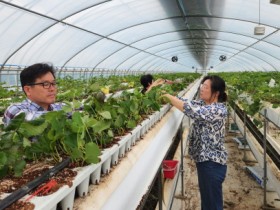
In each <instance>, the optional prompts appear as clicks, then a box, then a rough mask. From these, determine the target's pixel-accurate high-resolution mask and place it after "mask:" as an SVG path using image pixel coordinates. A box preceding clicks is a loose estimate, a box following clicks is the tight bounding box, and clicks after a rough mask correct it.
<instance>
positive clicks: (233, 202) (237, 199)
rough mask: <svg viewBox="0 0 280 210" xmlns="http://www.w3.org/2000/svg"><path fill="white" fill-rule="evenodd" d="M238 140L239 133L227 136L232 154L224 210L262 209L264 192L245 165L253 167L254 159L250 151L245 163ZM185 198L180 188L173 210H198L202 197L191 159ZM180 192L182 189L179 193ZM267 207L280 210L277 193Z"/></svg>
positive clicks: (269, 195) (187, 166)
mask: <svg viewBox="0 0 280 210" xmlns="http://www.w3.org/2000/svg"><path fill="white" fill-rule="evenodd" d="M235 136H239V134H236V133H228V135H227V138H226V144H225V145H226V147H227V150H228V153H229V158H228V169H227V176H226V179H225V182H224V184H223V195H224V209H228V210H243V209H244V210H245V209H246V210H247V209H248V210H257V209H263V208H262V207H263V203H264V196H263V195H264V192H263V188H262V187H261V186H260V185H259V184H258V183H257V182H256V181H255V179H253V178H252V177H251V175H249V173H248V172H247V171H246V170H245V169H244V167H245V166H246V165H249V166H252V165H256V164H257V163H255V162H254V157H253V155H252V153H251V152H250V151H246V158H245V159H246V160H247V161H246V162H244V161H243V160H245V159H244V150H241V149H238V144H237V143H236V142H235V141H233V140H232V138H233V137H235ZM184 161H185V163H184V165H185V170H186V173H185V178H184V186H185V196H184V197H182V196H181V193H180V192H181V189H180V184H179V185H178V187H177V189H176V195H175V199H174V201H173V206H172V210H199V209H200V195H199V189H198V183H197V173H196V168H195V164H194V162H193V161H191V160H190V158H189V156H188V155H187V156H186V157H185V160H184ZM178 188H179V189H178ZM267 204H268V205H267V206H268V207H275V208H266V209H280V200H279V197H278V195H277V193H275V192H268V193H267Z"/></svg>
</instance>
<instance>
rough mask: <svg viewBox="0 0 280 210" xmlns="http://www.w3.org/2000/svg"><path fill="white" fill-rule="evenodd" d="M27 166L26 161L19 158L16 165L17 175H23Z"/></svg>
mask: <svg viewBox="0 0 280 210" xmlns="http://www.w3.org/2000/svg"><path fill="white" fill-rule="evenodd" d="M25 166H26V162H25V161H24V160H19V161H17V162H16V164H15V165H14V172H15V176H16V177H20V176H22V172H23V169H24V168H25Z"/></svg>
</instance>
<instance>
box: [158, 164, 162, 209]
mask: <svg viewBox="0 0 280 210" xmlns="http://www.w3.org/2000/svg"><path fill="white" fill-rule="evenodd" d="M161 172H162V166H160V170H159V171H158V207H159V210H162V189H163V186H162V184H163V183H162V180H163V178H162V174H161Z"/></svg>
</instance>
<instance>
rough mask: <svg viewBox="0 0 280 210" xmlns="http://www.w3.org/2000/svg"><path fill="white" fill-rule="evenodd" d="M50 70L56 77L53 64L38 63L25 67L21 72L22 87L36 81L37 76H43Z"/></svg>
mask: <svg viewBox="0 0 280 210" xmlns="http://www.w3.org/2000/svg"><path fill="white" fill-rule="evenodd" d="M48 72H50V73H52V75H53V77H54V78H55V71H54V68H53V66H52V65H51V64H47V63H36V64H33V65H31V66H28V67H27V68H25V69H23V71H22V72H21V73H20V83H21V87H22V88H23V87H24V86H26V85H28V84H32V83H35V81H36V79H37V78H40V77H42V76H43V75H45V74H47V73H48Z"/></svg>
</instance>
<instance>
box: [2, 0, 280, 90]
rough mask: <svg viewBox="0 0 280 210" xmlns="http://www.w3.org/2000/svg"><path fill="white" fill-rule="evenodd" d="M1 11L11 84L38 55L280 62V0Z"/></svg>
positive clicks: (94, 64)
mask: <svg viewBox="0 0 280 210" xmlns="http://www.w3.org/2000/svg"><path fill="white" fill-rule="evenodd" d="M0 11H1V16H0V24H1V27H0V32H1V33H0V46H1V47H0V69H1V70H0V82H6V83H8V84H11V85H13V84H15V83H16V81H17V80H18V78H17V76H16V75H17V74H18V72H19V71H20V70H22V69H23V68H24V67H25V66H28V65H31V64H34V63H37V62H50V63H52V64H53V65H54V66H55V67H56V68H57V70H59V71H61V72H64V74H67V73H68V72H84V73H85V74H88V75H95V74H97V75H100V74H103V73H104V72H107V73H108V72H109V73H112V74H113V73H114V74H116V73H118V72H126V73H127V74H129V73H132V74H135V73H142V72H195V71H196V72H202V73H205V72H208V71H214V72H215V71H217V72H226V71H279V69H280V62H279V59H280V48H279V46H280V42H279V40H280V35H279V24H280V23H279V19H280V12H279V11H280V5H279V1H278V0H247V1H243V0H224V1H220V0H207V1H206V0H195V1H194V0H176V1H175V0H141V1H139V0H138V1H137V0H111V1H110V0H107V1H101V0H81V1H74V0H66V1H54V0H49V1H43V0H20V1H19V0H9V1H0ZM258 26H259V27H264V29H265V32H264V33H262V34H257V35H255V34H254V29H255V27H258ZM174 56H177V58H178V61H177V62H173V61H172V57H174ZM221 56H223V57H224V58H225V59H220V58H221ZM64 74H61V75H64ZM77 75H78V74H77ZM77 75H76V76H77Z"/></svg>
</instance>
